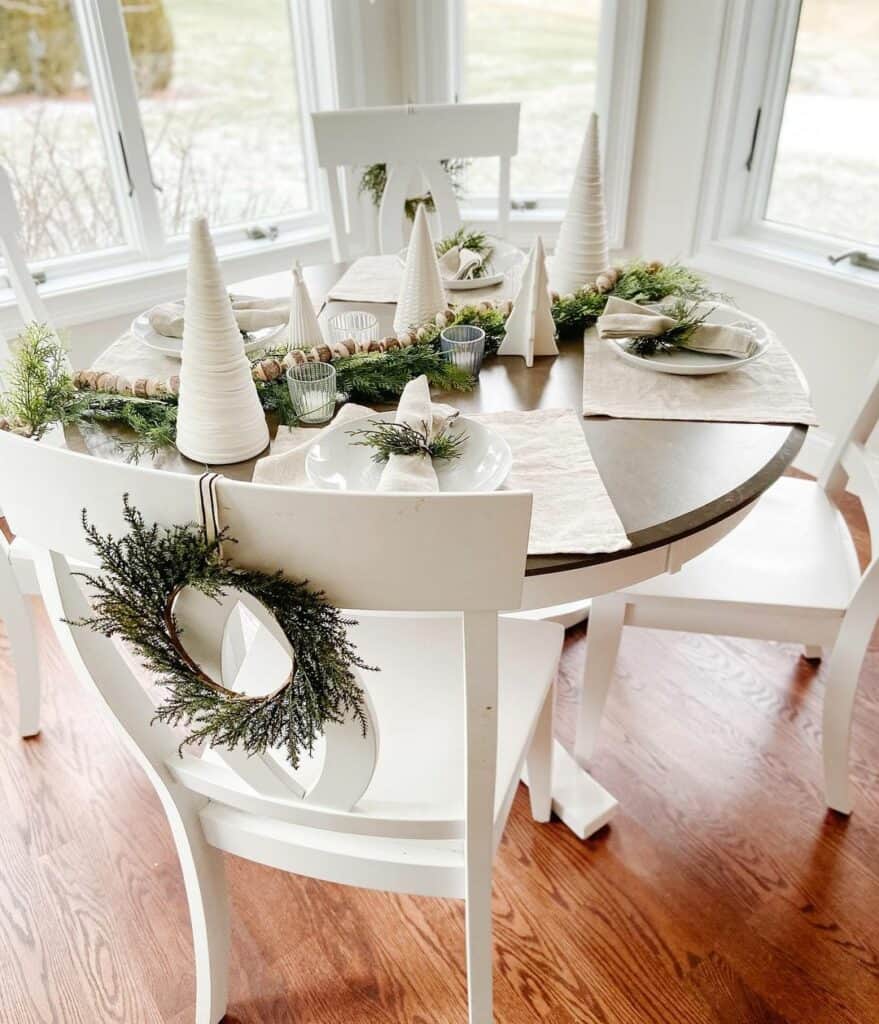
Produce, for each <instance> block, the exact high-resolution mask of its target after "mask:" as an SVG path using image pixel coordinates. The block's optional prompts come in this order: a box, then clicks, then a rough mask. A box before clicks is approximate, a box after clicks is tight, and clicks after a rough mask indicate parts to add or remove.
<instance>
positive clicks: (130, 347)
mask: <svg viewBox="0 0 879 1024" xmlns="http://www.w3.org/2000/svg"><path fill="white" fill-rule="evenodd" d="M180 365H181V364H180V360H179V359H174V358H173V357H172V356H165V355H162V353H161V352H157V351H156V350H155V349H154V348H150V346H149V345H147V344H145V343H144V342H142V341H141V340H140V339H139V338H136V337H135V336H134V334H132V332H131V331H126V332H125V334H123V335H122V336H121V337H119V338H117V339H116V340H115V341H114V342H113V344H112V345H110V347H109V348H107V349H105V350H104V351H103V352H102V353H101V354H100V355H99V356H98V358H97V359H96V360H95V361H94V363H93V364H92V369H93V370H103V371H105V372H106V373H117V374H121V375H122V376H124V377H128V378H129V380H135V379H136V378H138V377H161V378H168V377H174V376H176V375H177V374H179V373H180Z"/></svg>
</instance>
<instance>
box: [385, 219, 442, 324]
mask: <svg viewBox="0 0 879 1024" xmlns="http://www.w3.org/2000/svg"><path fill="white" fill-rule="evenodd" d="M447 305H448V303H447V302H446V293H445V291H444V289H443V279H442V275H441V274H440V268H439V263H438V261H437V258H436V249H435V248H434V245H433V238H431V235H430V225H429V224H428V222H427V213H426V212H425V210H424V203H419V204H418V210H417V212H416V214H415V223H414V224H413V225H412V235H411V237H410V238H409V248H408V249H407V251H406V265H405V266H404V267H403V279H402V281H401V284H400V297H399V298H398V299H397V310H396V313H395V314H394V330H395V331H396V332H397V334H402V332H403V331H411V330H415V329H417V328H418V327H421V326H422V325H423V324H425V323H428V322H429V321H430V322H433V320H434V318H435V317H436V315H437V313H443V312H445V310H446V307H447Z"/></svg>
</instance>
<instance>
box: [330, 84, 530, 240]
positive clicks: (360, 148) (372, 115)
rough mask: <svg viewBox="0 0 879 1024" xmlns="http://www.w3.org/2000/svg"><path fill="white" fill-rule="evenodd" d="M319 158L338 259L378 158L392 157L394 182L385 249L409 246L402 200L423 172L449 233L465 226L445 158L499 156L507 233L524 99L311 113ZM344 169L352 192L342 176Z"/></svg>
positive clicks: (382, 214) (385, 204) (384, 214)
mask: <svg viewBox="0 0 879 1024" xmlns="http://www.w3.org/2000/svg"><path fill="white" fill-rule="evenodd" d="M311 121H312V126H313V130H314V138H315V148H316V152H317V161H318V164H319V166H320V167H322V168H323V169H324V171H325V172H326V183H327V189H328V193H329V202H330V214H331V219H332V229H333V252H334V258H335V259H337V260H347V259H350V258H351V231H350V230H348V231H346V228H345V210H346V205H347V209H348V214H349V216H350V217H351V219H352V220H354V219H355V218H354V210H355V207H356V197H357V191H358V190H357V182H355V181H354V180H353V179H352V172H353V173H356V174H359V173H360V172H361V171H362V169H363V168H364V167H368V166H370V165H371V164H376V163H383V164H386V165H387V171H388V174H387V184H386V186H385V191H384V194H383V196H382V201H381V204H380V206H379V212H378V230H379V251H380V252H383V253H387V252H397V251H398V250H399V249H400V248H401V247H402V246H403V204H404V202H405V200H406V198H407V196H408V195H409V189H410V187H411V183H412V181H413V179H414V180H418V175H420V176H421V178H422V180H423V182H424V183H425V184H426V187H427V188H428V189H429V191H430V193H431V195H432V196H433V200H434V204H435V206H436V212H437V215H438V217H439V221H440V226H441V232H442V234H443V235H447V234H450V233H451V232H453V231H456V230H457V229H458V228H459V227H460V226H461V215H460V212H459V210H458V201H457V198H456V197H455V192H454V189H453V187H452V183H451V181H450V180H449V176H448V174H447V173H446V171H445V170H444V169H443V167H442V165H441V163H440V161H441V160H444V159H446V158H463V159H471V158H474V157H498V158H499V160H500V185H499V189H498V228H497V234H498V235H499V236H500V237H504V236H505V235H506V232H507V229H508V227H509V219H510V160H511V158H512V157H513V156H515V154H516V152H517V150H518V146H519V104H518V103H450V104H444V103H437V104H425V105H421V106H411V105H410V106H403V107H363V108H357V109H350V110H330V111H321V112H318V113H314V114H312V115H311ZM340 170H341V171H343V174H344V181H345V198H346V200H347V203H346V202H345V201H343V191H342V188H341V187H340V184H339V172H340Z"/></svg>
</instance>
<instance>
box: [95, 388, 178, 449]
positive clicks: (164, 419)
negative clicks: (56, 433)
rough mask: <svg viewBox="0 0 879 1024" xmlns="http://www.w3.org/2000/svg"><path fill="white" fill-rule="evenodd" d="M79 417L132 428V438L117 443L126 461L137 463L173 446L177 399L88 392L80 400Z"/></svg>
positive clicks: (175, 433) (175, 431)
mask: <svg viewBox="0 0 879 1024" xmlns="http://www.w3.org/2000/svg"><path fill="white" fill-rule="evenodd" d="M81 419H82V420H84V421H88V422H92V423H102V424H107V425H116V426H124V427H127V428H128V429H129V430H130V431H132V433H134V435H135V438H134V440H133V441H125V440H120V441H118V442H117V443H118V444H119V447H120V448H122V449H123V450H124V451H125V453H126V456H127V458H128V461H129V462H136V461H137V460H138V459H141V458H142V457H143V456H144V455H157V454H158V453H159V452H160V451H162V450H163V449H164V448H168V447H170V446H171V445H173V444H174V441H175V439H176V437H177V402H176V401H174V400H173V399H171V398H134V397H131V396H128V395H110V394H102V393H95V394H89V395H87V396H85V397H84V399H83V408H82V415H81Z"/></svg>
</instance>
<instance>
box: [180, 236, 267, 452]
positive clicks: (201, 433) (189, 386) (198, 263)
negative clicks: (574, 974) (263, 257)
mask: <svg viewBox="0 0 879 1024" xmlns="http://www.w3.org/2000/svg"><path fill="white" fill-rule="evenodd" d="M183 311H184V312H183V316H184V319H183V363H182V366H181V367H180V396H179V399H178V405H177V448H178V449H179V450H180V451H181V452H182V453H183V454H184V455H186V456H187V457H188V458H190V459H193V460H194V461H196V462H205V463H208V464H209V465H219V464H224V463H229V462H242V461H244V460H245V459H250V458H252V457H253V456H254V455H258V454H259V453H260V452H261V451H262V450H263V449H264V448H265V447H266V445H268V443H269V431H268V427H267V426H266V418H265V414H264V413H263V410H262V406H261V405H260V401H259V395H257V393H256V385H255V384H254V382H253V375H252V373H251V369H250V362H249V360H248V358H247V356H246V355H245V354H244V339H243V338H242V336H241V331H240V330H239V329H238V324H237V322H236V320H235V314H234V313H233V312H232V303H231V302H230V300H229V296H228V294H227V293H226V287H225V285H224V284H223V278H222V276H221V274H220V265H219V263H218V262H217V254H216V252H215V251H214V245H213V242H212V241H211V235H210V231H209V230H208V224H207V221H206V220H205V219H204V217H199V218H197V219H196V220H194V221H193V222H192V227H191V229H190V233H189V268H188V270H187V274H186V300H185V302H184V305H183Z"/></svg>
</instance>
